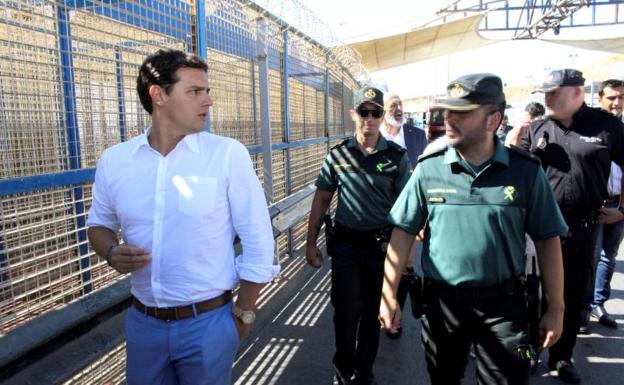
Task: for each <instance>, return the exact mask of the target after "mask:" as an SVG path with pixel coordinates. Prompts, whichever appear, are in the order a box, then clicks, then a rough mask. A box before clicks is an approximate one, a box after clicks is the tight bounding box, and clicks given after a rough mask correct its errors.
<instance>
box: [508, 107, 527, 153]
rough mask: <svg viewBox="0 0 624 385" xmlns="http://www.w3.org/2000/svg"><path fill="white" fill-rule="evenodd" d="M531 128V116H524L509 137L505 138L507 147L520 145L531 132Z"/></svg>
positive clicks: (509, 133)
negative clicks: (528, 132) (523, 138)
mask: <svg viewBox="0 0 624 385" xmlns="http://www.w3.org/2000/svg"><path fill="white" fill-rule="evenodd" d="M529 127H531V116H530V115H529V114H524V115H523V116H522V118H520V120H518V121H517V122H516V123H515V124H514V126H513V128H512V129H511V130H510V131H509V132H508V133H507V136H506V137H505V145H506V146H509V145H511V144H514V145H518V144H519V143H520V140H521V139H522V137H523V136H524V135H525V134H526V132H527V131H528V130H529Z"/></svg>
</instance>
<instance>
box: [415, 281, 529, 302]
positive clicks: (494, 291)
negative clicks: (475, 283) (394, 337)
mask: <svg viewBox="0 0 624 385" xmlns="http://www.w3.org/2000/svg"><path fill="white" fill-rule="evenodd" d="M525 287H526V281H525V279H524V277H523V276H522V277H517V278H512V279H510V280H507V281H505V282H503V283H500V284H498V285H493V286H485V287H466V286H462V285H459V286H452V285H447V284H444V283H441V282H437V281H432V280H430V279H425V295H428V294H433V295H438V296H440V297H450V298H454V299H457V300H461V301H472V302H477V301H484V300H488V299H493V298H500V297H505V296H510V295H514V294H518V293H521V292H524V290H525Z"/></svg>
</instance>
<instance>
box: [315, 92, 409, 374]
mask: <svg viewBox="0 0 624 385" xmlns="http://www.w3.org/2000/svg"><path fill="white" fill-rule="evenodd" d="M383 113H384V110H383V93H382V92H381V91H380V90H378V89H376V88H372V87H365V88H363V89H362V90H360V91H359V92H357V93H356V94H355V103H354V107H353V109H352V110H351V118H352V119H353V121H354V122H355V129H356V132H355V135H354V136H353V137H351V138H349V139H346V140H344V141H343V142H342V143H340V144H338V145H337V146H335V147H333V148H332V149H331V150H330V152H329V154H328V155H327V158H326V159H325V162H324V163H323V166H322V168H321V172H320V174H319V176H318V179H317V180H316V187H317V190H316V193H315V195H314V200H313V202H312V209H311V213H310V219H309V225H308V238H307V246H306V259H307V262H308V263H309V264H310V265H312V266H314V267H316V268H318V267H320V266H321V264H322V263H323V256H322V254H321V251H320V249H319V247H318V246H317V244H316V241H317V238H318V235H319V231H320V228H321V225H322V223H323V219H324V216H325V215H326V213H327V209H328V208H329V205H330V202H331V200H332V197H333V196H334V193H335V192H336V191H338V204H337V207H336V214H335V218H334V219H335V220H334V226H333V229H332V231H329V232H327V233H332V234H331V236H330V237H329V238H328V239H327V252H328V254H329V255H331V257H332V260H331V267H332V289H331V301H332V305H333V306H334V330H335V336H336V352H335V354H334V358H333V363H334V367H335V369H336V377H335V379H334V381H335V382H334V383H335V384H357V385H360V384H361V385H371V384H376V382H375V380H374V376H373V363H374V361H375V357H376V356H377V347H378V344H379V321H378V320H377V315H378V310H379V301H380V296H381V295H380V294H381V285H382V279H383V264H384V257H385V253H386V246H387V242H388V239H389V235H390V230H391V227H390V223H389V222H388V218H387V217H388V213H389V212H390V208H391V207H392V205H393V203H394V201H395V199H396V198H397V197H398V195H399V193H400V192H401V190H402V189H403V186H404V185H405V183H406V182H407V180H408V178H409V168H410V164H409V159H408V156H407V153H406V151H405V150H404V149H403V148H402V147H401V146H399V145H397V144H395V143H393V142H388V141H386V140H385V139H384V137H383V136H382V135H381V134H380V132H379V127H380V125H381V123H382V117H383ZM330 227H331V224H330Z"/></svg>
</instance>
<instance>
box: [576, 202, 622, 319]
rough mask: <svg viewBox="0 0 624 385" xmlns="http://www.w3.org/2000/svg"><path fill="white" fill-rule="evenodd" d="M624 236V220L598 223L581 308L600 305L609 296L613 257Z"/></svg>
mask: <svg viewBox="0 0 624 385" xmlns="http://www.w3.org/2000/svg"><path fill="white" fill-rule="evenodd" d="M618 205H619V200H618V201H617V202H616V201H612V202H609V203H607V205H606V207H618ZM623 236H624V221H619V222H616V223H613V224H610V225H600V229H599V233H598V242H597V243H596V251H595V254H594V266H593V269H592V276H591V278H590V281H589V284H588V285H587V288H586V289H585V295H584V298H583V309H584V310H591V309H592V307H595V306H602V305H604V303H605V302H606V301H607V300H608V299H609V297H610V296H611V277H613V271H614V270H615V259H616V258H617V255H618V250H619V248H620V243H622V237H623Z"/></svg>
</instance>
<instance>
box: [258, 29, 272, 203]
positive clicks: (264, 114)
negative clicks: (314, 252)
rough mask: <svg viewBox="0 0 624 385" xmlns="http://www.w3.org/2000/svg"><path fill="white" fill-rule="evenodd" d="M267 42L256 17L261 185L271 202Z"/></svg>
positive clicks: (265, 31)
mask: <svg viewBox="0 0 624 385" xmlns="http://www.w3.org/2000/svg"><path fill="white" fill-rule="evenodd" d="M268 52H269V50H268V44H267V22H266V20H265V19H263V18H261V17H259V18H257V19H256V59H257V61H258V76H259V81H260V119H261V122H262V163H263V169H264V173H263V174H264V178H263V187H264V194H265V196H266V199H267V201H268V202H273V157H272V147H273V143H272V141H271V116H270V110H269V61H268V59H269V55H268Z"/></svg>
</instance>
